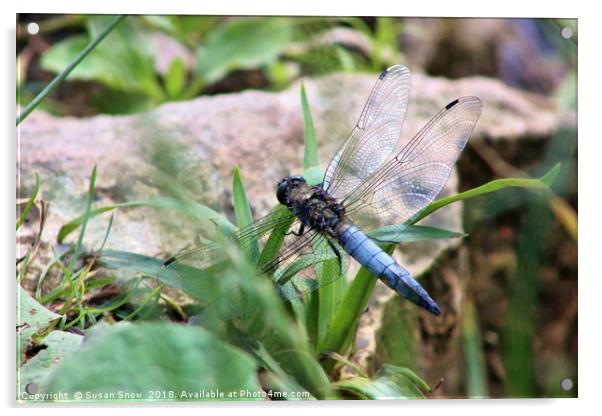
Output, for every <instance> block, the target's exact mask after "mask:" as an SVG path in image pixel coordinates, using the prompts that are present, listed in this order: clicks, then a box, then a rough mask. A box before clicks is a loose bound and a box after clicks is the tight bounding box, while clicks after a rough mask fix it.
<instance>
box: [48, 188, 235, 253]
mask: <svg viewBox="0 0 602 416" xmlns="http://www.w3.org/2000/svg"><path fill="white" fill-rule="evenodd" d="M141 206H147V207H153V208H161V209H175V210H177V211H179V212H181V213H182V214H185V215H188V216H189V217H192V218H195V219H197V220H198V221H199V222H201V223H205V224H207V225H211V224H214V225H215V226H217V228H218V229H219V230H220V231H221V232H222V233H224V234H226V235H231V234H232V233H233V232H234V231H235V230H236V227H234V225H233V224H232V223H231V222H230V221H228V220H227V219H226V218H225V217H224V216H223V215H221V214H219V213H217V212H216V211H214V210H212V209H211V208H209V207H207V206H205V205H202V204H198V203H196V202H185V201H180V200H178V199H174V198H165V197H151V198H146V199H141V200H138V201H129V202H122V203H119V204H112V205H107V206H104V207H100V208H96V209H93V210H92V211H91V213H90V218H92V217H95V216H97V215H100V214H104V213H105V212H109V211H112V210H114V209H117V208H128V207H141ZM83 220H84V216H81V217H77V218H75V219H74V220H71V221H69V222H68V223H67V224H65V225H63V226H62V227H61V229H60V230H59V233H58V236H57V241H58V242H59V243H62V242H63V241H64V240H65V238H66V237H67V236H68V235H69V234H71V233H72V232H73V231H75V230H76V229H77V228H78V227H80V226H81V225H82V223H83Z"/></svg>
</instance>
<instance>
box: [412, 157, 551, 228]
mask: <svg viewBox="0 0 602 416" xmlns="http://www.w3.org/2000/svg"><path fill="white" fill-rule="evenodd" d="M560 168H561V164H560V163H558V164H556V165H555V166H554V167H553V168H552V169H550V170H549V171H548V172H547V173H546V174H545V175H543V176H542V177H541V178H537V179H528V178H504V179H495V180H493V181H491V182H487V183H486V184H484V185H481V186H478V187H476V188H473V189H470V190H468V191H465V192H461V193H459V194H456V195H451V196H448V197H445V198H441V199H438V200H436V201H435V202H433V203H431V204H430V205H429V206H427V207H426V208H425V209H423V210H422V211H420V212H419V213H418V214H417V215H415V216H414V217H412V218H411V219H410V221H409V222H410V223H416V222H418V221H420V220H421V219H423V218H424V217H426V216H428V215H430V214H432V213H433V212H435V211H437V210H438V209H440V208H443V207H444V206H446V205H449V204H451V203H452V202H457V201H463V200H465V199H469V198H474V197H475V196H479V195H485V194H488V193H490V192H495V191H499V190H500V189H504V188H508V187H516V188H532V189H544V190H546V189H550V185H552V184H553V183H554V181H555V180H556V177H557V176H558V173H559V172H560Z"/></svg>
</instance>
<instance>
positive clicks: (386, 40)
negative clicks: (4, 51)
mask: <svg viewBox="0 0 602 416" xmlns="http://www.w3.org/2000/svg"><path fill="white" fill-rule="evenodd" d="M17 24H18V27H17V29H18V30H17V39H16V46H17V59H18V64H19V65H18V72H17V75H18V78H17V100H18V101H17V105H18V112H17V113H18V114H17V126H18V136H17V144H18V153H17V155H18V159H17V177H18V182H17V259H16V264H17V267H16V269H17V281H18V284H19V286H18V291H17V293H16V296H17V305H18V310H17V362H16V371H17V400H18V401H19V402H23V403H31V402H45V403H57V402H85V403H103V404H104V403H116V402H118V403H123V402H128V403H129V402H154V401H161V402H179V401H230V400H241V401H250V400H254V401H271V400H310V399H337V400H349V399H367V400H381V399H427V400H428V399H436V398H458V399H460V398H462V399H470V398H484V397H489V398H544V397H576V396H577V392H578V385H577V345H578V344H577V339H578V337H577V335H578V334H577V232H576V224H577V181H576V172H577V156H576V155H577V148H576V146H577V141H576V137H577V136H576V131H577V124H576V84H577V75H576V74H577V72H576V62H577V41H578V27H577V24H576V20H571V19H536V18H525V19H461V18H454V19H446V18H416V17H415V18H403V17H286V16H280V17H259V16H257V17H253V16H249V17H238V16H176V15H170V16H144V15H138V16H127V17H126V16H110V15H102V16H101V15H45V14H35V15H33V14H31V15H30V14H21V15H19V16H18V23H17ZM283 178H285V179H283ZM361 265H363V267H360V266H361Z"/></svg>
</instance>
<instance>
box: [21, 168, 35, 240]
mask: <svg viewBox="0 0 602 416" xmlns="http://www.w3.org/2000/svg"><path fill="white" fill-rule="evenodd" d="M39 190H40V178H39V177H38V174H37V173H36V184H35V186H34V188H33V192H32V193H31V196H30V197H29V200H28V201H27V204H26V205H25V208H24V209H23V212H22V213H21V215H19V219H18V220H17V230H18V229H19V227H21V225H23V223H24V222H25V219H26V218H27V215H28V214H29V211H30V210H31V207H33V203H34V202H35V200H36V197H37V196H38V191H39Z"/></svg>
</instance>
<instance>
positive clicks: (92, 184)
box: [67, 165, 96, 270]
mask: <svg viewBox="0 0 602 416" xmlns="http://www.w3.org/2000/svg"><path fill="white" fill-rule="evenodd" d="M95 186H96V165H94V167H93V168H92V174H91V175H90V186H89V188H88V198H87V201H86V212H85V214H84V216H83V219H82V227H81V231H80V233H79V237H78V239H77V244H76V245H75V251H74V252H73V256H72V257H71V260H69V265H68V267H67V268H68V269H69V270H73V267H74V266H75V262H76V261H77V258H78V257H79V253H80V251H81V248H82V243H83V241H84V235H85V234H86V227H87V225H88V221H89V219H90V218H91V213H92V200H93V199H94V187H95Z"/></svg>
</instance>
